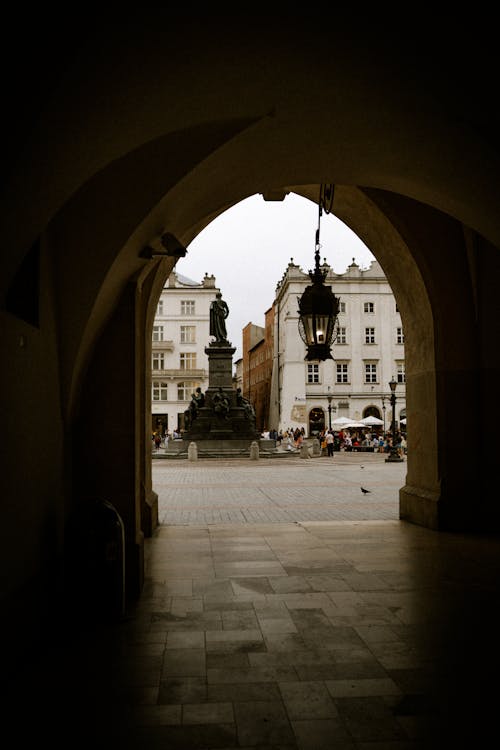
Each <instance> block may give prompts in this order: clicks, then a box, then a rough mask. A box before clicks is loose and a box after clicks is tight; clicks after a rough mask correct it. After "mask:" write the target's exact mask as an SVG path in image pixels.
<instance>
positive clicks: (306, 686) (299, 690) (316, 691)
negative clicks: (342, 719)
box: [279, 681, 338, 720]
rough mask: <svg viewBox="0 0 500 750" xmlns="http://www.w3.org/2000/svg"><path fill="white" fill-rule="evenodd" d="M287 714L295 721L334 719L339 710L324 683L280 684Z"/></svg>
mask: <svg viewBox="0 0 500 750" xmlns="http://www.w3.org/2000/svg"><path fill="white" fill-rule="evenodd" d="M279 688H280V691H281V695H282V697H283V702H284V704H285V708H286V711H287V714H288V716H289V718H290V719H291V720H293V719H332V718H336V717H337V716H338V710H337V707H336V706H335V704H334V702H333V700H332V697H331V695H330V693H329V692H328V690H327V689H326V687H325V685H324V683H323V682H321V681H319V682H304V681H302V682H299V681H297V682H280V683H279Z"/></svg>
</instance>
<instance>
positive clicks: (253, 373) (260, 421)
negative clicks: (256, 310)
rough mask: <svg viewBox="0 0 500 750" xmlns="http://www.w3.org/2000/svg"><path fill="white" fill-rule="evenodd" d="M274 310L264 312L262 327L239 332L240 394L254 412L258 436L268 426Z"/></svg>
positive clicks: (251, 326) (246, 328)
mask: <svg viewBox="0 0 500 750" xmlns="http://www.w3.org/2000/svg"><path fill="white" fill-rule="evenodd" d="M273 331H274V306H272V307H270V308H269V309H268V310H266V312H265V327H264V328H262V326H256V325H254V324H253V323H248V324H247V325H246V326H245V328H244V329H243V336H242V338H243V345H242V350H243V357H242V359H243V386H242V391H243V395H244V396H245V398H247V399H248V400H249V401H250V402H251V403H252V404H253V407H254V409H255V418H256V427H257V429H258V430H260V432H264V430H269V429H272V428H273V427H275V425H270V424H269V403H270V396H271V377H272V372H273V349H274V345H273Z"/></svg>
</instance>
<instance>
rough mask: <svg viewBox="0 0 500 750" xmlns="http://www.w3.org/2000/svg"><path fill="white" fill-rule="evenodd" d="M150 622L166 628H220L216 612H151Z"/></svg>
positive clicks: (220, 620)
mask: <svg viewBox="0 0 500 750" xmlns="http://www.w3.org/2000/svg"><path fill="white" fill-rule="evenodd" d="M151 623H152V625H154V624H157V625H159V626H160V627H165V628H166V629H167V630H205V631H212V630H222V618H221V616H220V614H219V613H218V612H188V613H186V615H184V616H183V615H174V614H172V613H171V612H153V613H152V615H151Z"/></svg>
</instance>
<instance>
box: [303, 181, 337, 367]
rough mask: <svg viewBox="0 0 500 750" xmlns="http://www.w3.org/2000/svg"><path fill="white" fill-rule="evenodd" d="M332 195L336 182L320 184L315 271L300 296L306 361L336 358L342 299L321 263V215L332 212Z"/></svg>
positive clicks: (311, 272) (310, 274) (311, 273)
mask: <svg viewBox="0 0 500 750" xmlns="http://www.w3.org/2000/svg"><path fill="white" fill-rule="evenodd" d="M333 195H334V186H333V185H321V188H320V196H319V213H318V228H317V230H316V245H315V252H314V258H315V266H314V271H309V278H310V279H311V281H312V285H310V286H307V287H306V288H305V289H304V292H303V294H302V296H301V297H300V298H297V301H298V303H299V310H298V312H299V333H300V337H301V339H302V341H303V342H304V344H305V345H306V346H307V354H306V356H305V359H306V360H314V359H315V360H325V359H333V357H332V355H331V351H330V349H331V346H332V344H333V341H334V338H335V334H336V329H335V324H336V322H337V315H338V313H339V304H340V300H339V298H338V297H336V296H335V295H334V293H333V292H332V288H331V286H325V283H324V281H325V278H326V275H327V270H323V269H321V268H320V266H319V259H320V258H319V250H320V242H319V233H320V223H321V215H322V213H323V211H325V213H330V212H331V210H332V206H333Z"/></svg>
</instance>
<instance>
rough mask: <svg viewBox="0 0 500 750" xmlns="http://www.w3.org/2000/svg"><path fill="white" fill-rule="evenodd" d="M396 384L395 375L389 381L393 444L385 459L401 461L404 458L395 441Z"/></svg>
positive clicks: (386, 460) (387, 460)
mask: <svg viewBox="0 0 500 750" xmlns="http://www.w3.org/2000/svg"><path fill="white" fill-rule="evenodd" d="M396 386H397V383H396V381H395V380H394V376H393V377H392V380H391V382H390V383H389V387H390V389H391V408H392V425H391V433H392V445H391V450H390V453H389V455H388V457H387V458H386V459H385V462H386V463H387V462H391V463H393V462H396V461H398V462H401V461H403V460H404V459H403V458H401V456H400V455H399V453H398V450H397V448H396V445H395V442H396Z"/></svg>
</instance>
